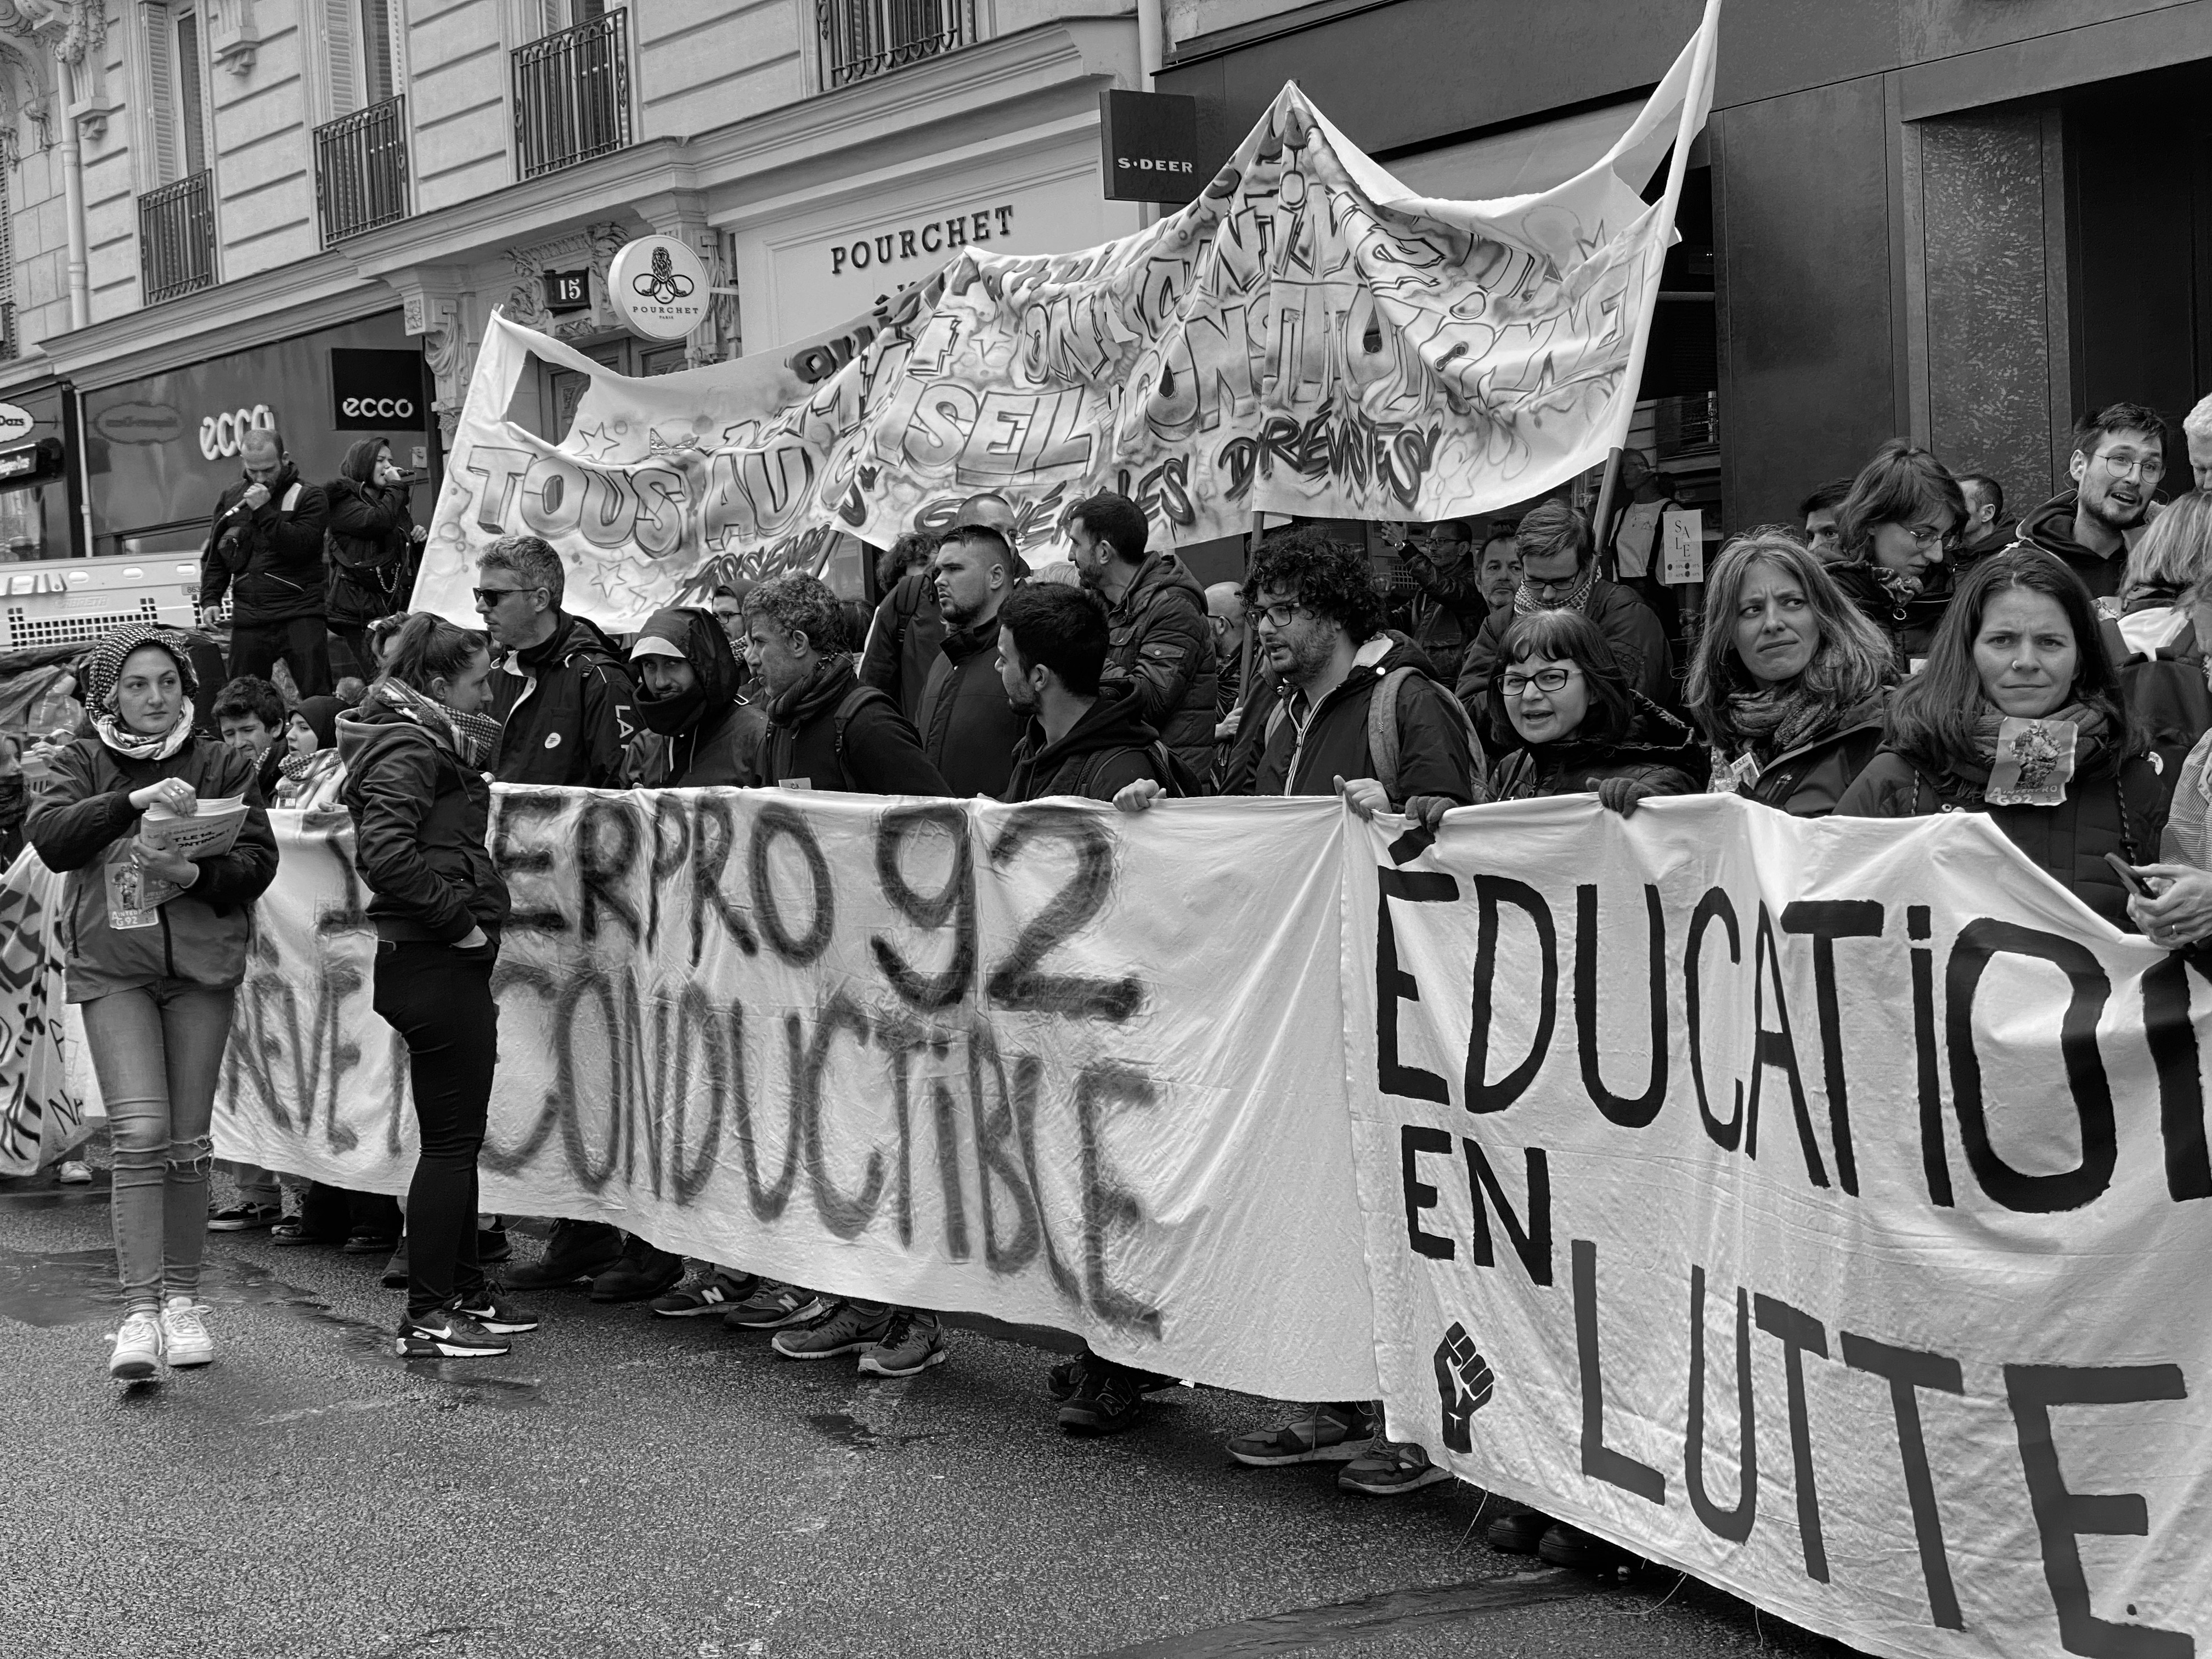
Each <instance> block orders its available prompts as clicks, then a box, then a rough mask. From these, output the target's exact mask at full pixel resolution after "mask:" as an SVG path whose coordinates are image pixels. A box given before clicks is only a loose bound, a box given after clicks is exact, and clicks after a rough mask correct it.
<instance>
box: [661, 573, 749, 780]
mask: <svg viewBox="0 0 2212 1659" xmlns="http://www.w3.org/2000/svg"><path fill="white" fill-rule="evenodd" d="M638 639H639V641H641V642H642V641H646V640H648V639H657V640H665V641H668V642H669V643H670V644H671V645H673V646H675V647H676V648H677V649H678V650H679V651H681V652H682V653H684V661H685V662H687V663H689V664H690V666H691V672H692V675H693V676H694V678H696V680H697V681H698V684H696V686H695V687H693V688H692V690H690V691H687V692H679V693H678V694H677V695H676V696H669V697H655V696H653V695H652V694H651V692H650V690H649V689H648V687H647V684H646V681H645V678H644V675H643V672H642V671H637V673H638V681H637V704H636V708H637V718H638V721H639V723H640V724H641V725H642V726H644V727H645V729H646V730H647V732H652V733H653V734H654V736H655V737H656V738H658V739H659V741H658V743H657V744H655V745H654V747H655V750H656V753H655V754H654V757H653V760H652V762H651V763H650V764H649V766H648V767H647V769H646V770H645V771H644V773H643V774H642V775H641V776H640V777H639V779H638V785H639V787H641V788H646V789H707V788H714V787H732V788H741V787H744V786H746V785H749V784H750V783H752V782H753V781H754V769H755V767H756V766H757V763H758V761H759V758H760V746H761V738H762V737H763V734H764V733H765V732H767V730H768V716H767V714H764V713H763V711H762V710H761V709H760V708H759V707H758V706H757V705H756V704H753V703H750V702H746V701H745V700H744V698H742V697H740V696H738V659H737V655H736V653H733V652H732V650H731V649H730V636H729V635H728V634H726V632H724V631H723V628H722V624H721V623H720V620H719V619H717V618H716V617H715V615H714V612H713V611H702V610H699V609H697V608H696V607H684V608H681V609H676V610H669V611H654V612H653V615H652V616H650V617H647V618H646V623H645V626H644V627H643V628H641V629H639V630H638ZM637 660H638V659H637V658H635V656H633V657H632V659H631V661H632V662H633V663H635V662H636V661H637Z"/></svg>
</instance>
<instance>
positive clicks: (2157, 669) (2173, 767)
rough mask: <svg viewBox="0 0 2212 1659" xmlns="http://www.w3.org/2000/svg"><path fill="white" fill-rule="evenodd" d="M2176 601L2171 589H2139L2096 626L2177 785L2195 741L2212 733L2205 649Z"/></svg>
mask: <svg viewBox="0 0 2212 1659" xmlns="http://www.w3.org/2000/svg"><path fill="white" fill-rule="evenodd" d="M2180 598H2181V595H2180V594H2179V593H2177V592H2174V591H2173V590H2172V589H2171V588H2166V587H2146V588H2142V589H2139V590H2137V591H2136V592H2132V593H2130V595H2129V598H2128V602H2127V604H2126V605H2124V607H2123V608H2122V610H2121V611H2120V615H2119V617H2118V619H2117V620H2115V619H2112V618H2106V619H2105V620H2102V621H2100V623H2098V627H2099V628H2100V629H2101V630H2102V632H2103V634H2104V635H2105V648H2106V650H2107V651H2109V652H2111V653H2112V663H2113V665H2114V667H2115V669H2116V670H2117V671H2118V674H2119V677H2120V696H2121V698H2122V700H2123V701H2124V702H2125V703H2126V704H2127V707H2128V713H2129V714H2130V716H2131V717H2132V718H2133V719H2134V720H2135V722H2136V725H2137V726H2141V727H2142V731H2143V733H2144V735H2145V736H2146V737H2147V738H2148V739H2149V741H2150V746H2151V748H2152V749H2154V750H2156V751H2157V753H2158V754H2159V756H2160V758H2161V759H2162V760H2163V762H2164V763H2165V768H2166V769H2165V774H2164V775H2165V776H2166V777H2167V778H2168V779H2172V780H2177V781H2178V780H2179V778H2180V776H2181V763H2182V762H2183V761H2185V760H2186V759H2187V758H2188V757H2189V753H2190V751H2191V750H2192V749H2194V748H2195V747H2196V746H2197V738H2200V737H2202V736H2203V734H2204V733H2205V732H2207V731H2208V730H2212V690H2208V689H2207V687H2206V684H2205V679H2204V647H2203V643H2202V642H2201V641H2199V640H2198V639H2197V623H2196V617H2195V616H2194V614H2193V613H2192V612H2191V610H2190V609H2189V608H2187V607H2185V606H2184V605H2180V604H2179V603H2178V601H2179V599H2180Z"/></svg>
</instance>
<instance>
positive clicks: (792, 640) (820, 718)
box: [722, 571, 952, 1376]
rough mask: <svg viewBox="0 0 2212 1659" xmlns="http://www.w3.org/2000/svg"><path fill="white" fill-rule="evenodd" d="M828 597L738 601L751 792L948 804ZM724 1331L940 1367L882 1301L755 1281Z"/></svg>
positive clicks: (782, 580)
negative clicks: (764, 719)
mask: <svg viewBox="0 0 2212 1659" xmlns="http://www.w3.org/2000/svg"><path fill="white" fill-rule="evenodd" d="M841 630H842V624H841V623H839V621H838V617H837V599H836V595H835V594H833V593H831V592H830V591H829V588H828V587H826V586H823V583H822V581H821V580H819V579H818V578H817V577H813V576H809V575H805V574H801V573H799V572H797V571H793V572H791V573H789V574H786V575H781V576H775V577H771V578H770V579H769V580H767V581H764V582H763V583H762V584H761V585H760V586H757V587H756V588H754V589H753V591H752V592H750V593H748V594H746V595H745V654H746V655H747V656H748V657H749V658H750V659H751V660H752V665H753V672H754V673H755V674H756V675H757V676H758V677H759V679H760V683H761V690H762V691H763V693H764V694H765V696H767V698H768V718H769V728H768V736H767V738H765V739H764V740H763V743H762V744H761V754H760V764H759V767H758V769H757V770H758V781H759V782H760V783H762V784H763V785H766V786H768V787H779V786H781V787H783V788H787V789H831V790H847V791H853V792H856V793H862V794H872V795H948V794H951V793H952V792H951V790H950V789H948V788H947V787H945V780H944V778H943V777H942V776H940V775H939V773H938V770H937V769H936V768H935V767H933V766H932V765H931V764H930V763H929V757H928V756H927V755H925V754H923V753H922V751H921V739H920V738H916V737H915V731H914V727H912V726H909V725H908V724H907V722H906V716H905V715H903V714H900V713H899V710H898V705H897V704H896V703H894V702H892V701H891V699H890V694H889V693H888V692H886V691H884V690H882V689H881V688H880V687H878V686H872V685H863V684H860V678H859V677H858V676H857V675H856V674H854V671H853V659H852V657H851V656H850V655H849V654H848V653H845V652H843V651H841V650H839V649H838V648H837V645H836V641H837V640H838V639H839V638H840V637H841ZM722 1322H723V1323H724V1324H725V1325H726V1326H728V1327H729V1328H731V1329H732V1330H740V1331H765V1330H773V1331H775V1339H774V1342H775V1351H776V1352H777V1353H779V1354H781V1356H782V1357H783V1358H786V1359H800V1360H811V1359H829V1358H835V1357H836V1356H837V1355H840V1354H848V1353H856V1354H858V1355H859V1356H860V1361H859V1364H860V1370H862V1371H863V1372H864V1373H866V1374H867V1375H869V1376H915V1375H916V1374H918V1373H920V1372H921V1371H923V1370H927V1368H928V1367H930V1366H932V1365H935V1364H940V1363H942V1362H943V1360H944V1358H945V1334H944V1331H943V1328H941V1327H940V1326H939V1322H938V1318H937V1316H936V1315H935V1314H933V1313H929V1312H927V1311H923V1310H915V1309H909V1308H894V1307H891V1306H890V1305H889V1304H885V1303H882V1302H864V1301H860V1300H858V1299H855V1298H848V1297H817V1296H816V1295H814V1294H813V1293H812V1292H811V1291H806V1290H804V1289H802V1288H800V1287H799V1286H798V1285H781V1284H776V1283H774V1282H772V1281H765V1282H763V1284H762V1285H761V1287H760V1288H759V1289H758V1290H757V1291H755V1292H754V1294H753V1295H752V1296H751V1297H748V1298H747V1299H746V1300H744V1301H743V1302H740V1303H738V1304H737V1305H736V1306H735V1307H733V1308H732V1309H731V1310H729V1311H728V1312H727V1313H726V1314H724V1315H723V1316H722Z"/></svg>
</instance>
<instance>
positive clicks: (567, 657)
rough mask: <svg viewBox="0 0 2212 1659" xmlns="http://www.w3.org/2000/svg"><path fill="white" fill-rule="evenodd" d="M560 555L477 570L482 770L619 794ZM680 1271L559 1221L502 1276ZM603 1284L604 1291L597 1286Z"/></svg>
mask: <svg viewBox="0 0 2212 1659" xmlns="http://www.w3.org/2000/svg"><path fill="white" fill-rule="evenodd" d="M565 585H566V584H565V573H564V571H563V570H562V564H561V556H560V555H559V554H558V553H556V552H555V551H554V550H553V549H552V548H551V547H550V545H548V544H546V543H545V542H544V541H543V540H541V539H540V538H538V537H536V536H501V538H499V539H498V540H497V541H495V542H494V543H493V544H491V545H490V546H489V547H488V548H486V549H485V550H484V555H483V560H482V562H480V563H479V564H478V566H477V589H476V601H477V615H478V616H479V617H483V624H484V631H485V632H487V633H488V634H489V635H491V643H492V655H493V657H494V659H495V660H496V661H497V663H498V667H497V669H496V670H495V672H494V673H493V675H492V708H491V712H492V714H493V715H494V716H495V718H497V719H498V720H500V722H501V728H500V738H499V749H498V758H497V760H496V761H495V763H494V764H493V767H492V775H493V777H495V779H497V780H498V781H500V782H501V783H550V784H562V785H567V786H569V787H580V788H586V789H621V788H624V787H628V785H629V775H628V772H627V768H626V753H627V750H628V749H629V741H630V739H631V738H632V737H634V736H635V734H636V730H637V720H636V716H635V713H634V712H633V711H634V708H635V701H636V697H635V690H634V688H633V686H632V683H631V680H630V672H629V664H628V663H626V662H625V661H624V660H623V656H622V653H621V652H620V651H619V650H617V648H616V647H615V643H614V641H612V640H611V639H609V638H608V637H607V636H606V635H605V634H604V633H602V632H600V631H599V629H598V628H597V627H596V626H594V625H593V624H592V623H589V622H586V620H585V619H584V618H583V617H572V616H570V615H569V614H568V612H567V611H563V610H562V609H561V598H562V591H563V588H564V586H565ZM683 1268H684V1264H683V1262H682V1261H681V1259H680V1258H679V1259H675V1268H674V1271H673V1272H672V1273H671V1272H670V1271H669V1269H668V1266H667V1262H666V1261H663V1260H660V1259H659V1258H657V1257H647V1256H642V1255H639V1254H638V1253H636V1252H633V1253H632V1254H631V1255H628V1256H626V1255H624V1254H623V1235H622V1233H621V1231H620V1230H619V1229H617V1228H614V1227H611V1226H608V1225H606V1224H605V1222H599V1221H562V1222H561V1223H559V1224H558V1225H556V1226H555V1228H554V1229H553V1236H552V1237H551V1238H550V1240H548V1241H547V1243H546V1246H545V1254H544V1257H543V1258H542V1259H541V1260H539V1261H534V1262H526V1263H525V1264H523V1265H522V1266H520V1267H516V1268H514V1269H513V1270H512V1271H511V1272H509V1273H508V1274H507V1283H508V1284H509V1285H512V1286H513V1288H514V1289H516V1290H519V1291H523V1290H527V1291H538V1290H547V1289H551V1288H554V1287H556V1286H560V1285H577V1284H580V1283H582V1282H583V1281H584V1280H586V1279H590V1280H592V1295H593V1297H594V1298H596V1299H599V1300H604V1301H629V1300H630V1299H632V1298H635V1297H647V1296H657V1295H659V1293H660V1292H661V1291H665V1290H666V1289H668V1287H669V1286H670V1285H672V1284H673V1283H674V1282H675V1281H676V1279H678V1278H681V1277H682V1276H683ZM603 1280H604V1281H605V1284H604V1286H603V1285H602V1282H601V1281H603Z"/></svg>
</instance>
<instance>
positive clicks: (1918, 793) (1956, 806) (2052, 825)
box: [1836, 749, 2167, 931]
mask: <svg viewBox="0 0 2212 1659" xmlns="http://www.w3.org/2000/svg"><path fill="white" fill-rule="evenodd" d="M1987 781H1988V775H1987V774H1986V773H1984V774H1981V775H1971V774H1968V773H1966V772H1963V771H1960V770H1959V769H1954V768H1950V767H1942V766H1936V765H1933V764H1922V763H1916V762H1914V761H1911V760H1909V759H1907V758H1906V757H1905V756H1903V755H1901V754H1899V753H1898V752H1897V750H1893V749H1885V750H1882V751H1881V753H1880V754H1878V755H1876V756H1875V757H1874V759H1873V760H1872V761H1870V762H1869V763H1868V765H1867V769H1866V770H1865V771H1863V772H1862V773H1860V774H1859V775H1858V781H1857V782H1855V783H1854V784H1852V785H1851V787H1850V788H1849V789H1848V790H1846V791H1845V792H1844V799H1843V801H1842V803H1841V804H1840V805H1838V806H1837V808H1836V812H1837V815H1838V817H1847V818H1912V817H1927V816H1928V815H1929V814H1930V813H1935V812H1987V813H1988V814H1989V815H1990V817H1992V818H1995V819H1996V825H1997V828H1998V829H2002V830H2003V831H2004V833H2005V838H2006V839H2007V840H2008V841H2009V842H2012V844H2013V845H2014V846H2015V847H2017V848H2020V850H2021V852H2022V853H2023V854H2027V858H2028V859H2029V860H2030V861H2031V862H2033V864H2035V865H2036V866H2038V867H2039V868H2040V869H2042V870H2044V871H2045V872H2048V873H2049V874H2050V875H2051V876H2052V877H2053V878H2056V879H2057V882H2058V883H2059V884H2060V885H2061V886H2063V887H2064V888H2065V889H2066V890H2068V891H2069V892H2070V893H2072V894H2073V895H2074V896H2075V897H2076V898H2078V899H2080V900H2081V902H2082V903H2084V904H2086V905H2087V906H2088V907H2089V908H2091V909H2092V910H2094V911H2095V912H2096V913H2097V914H2098V915H2100V916H2102V917H2104V918H2105V920H2106V921H2109V922H2111V923H2112V925H2113V926H2114V927H2118V928H2121V929H2123V930H2126V931H2136V928H2135V924H2134V923H2133V922H2132V921H2129V920H2128V893H2127V889H2126V888H2125V887H2124V886H2122V885H2121V884H2120V878H2119V877H2118V875H2117V874H2115V873H2114V872H2113V870H2112V866H2111V865H2109V864H2107V863H2106V862H2105V854H2107V853H2117V854H2119V856H2120V857H2121V858H2123V859H2124V860H2127V861H2128V862H2129V863H2130V864H2148V863H2149V862H2151V861H2153V860H2155V859H2156V858H2157V857H2158V856H2159V836H2160V831H2162V830H2163V829H2165V828H2166V795H2167V786H2166V785H2165V784H2164V783H2163V782H2161V781H2160V778H2159V776H2158V774H2157V771H2156V770H2155V769H2154V768H2153V767H2152V765H2151V763H2149V762H2148V760H2146V759H2144V758H2143V757H2141V756H2136V757H2133V758H2131V759H2130V760H2127V761H2124V762H2123V763H2120V764H2119V765H2118V767H2117V768H2116V767H2114V766H2112V764H2111V763H2109V762H2107V763H2105V764H2104V765H2103V766H2101V767H2098V768H2094V769H2091V770H2089V771H2087V772H2086V773H2080V774H2076V775H2075V778H2074V780H2073V781H2072V782H2070V783H2069V784H2068V785H2067V787H2066V799H2064V800H2063V801H2061V802H2059V804H2058V805H2056V806H1991V805H1989V804H1988V803H1987V802H1986V801H1984V799H1982V788H1983V786H1984V784H1985V783H1986V782H1987Z"/></svg>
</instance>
